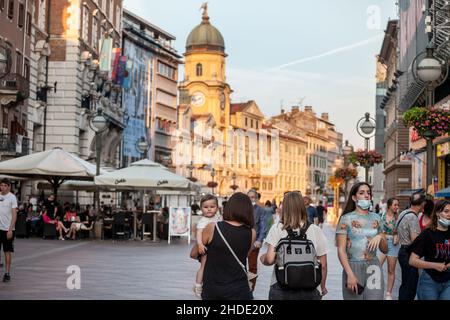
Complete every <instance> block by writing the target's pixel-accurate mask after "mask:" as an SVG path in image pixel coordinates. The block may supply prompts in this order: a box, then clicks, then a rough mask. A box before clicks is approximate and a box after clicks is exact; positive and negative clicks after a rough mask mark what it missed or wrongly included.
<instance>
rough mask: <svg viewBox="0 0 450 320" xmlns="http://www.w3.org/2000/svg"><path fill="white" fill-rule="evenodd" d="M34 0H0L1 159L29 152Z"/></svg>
mask: <svg viewBox="0 0 450 320" xmlns="http://www.w3.org/2000/svg"><path fill="white" fill-rule="evenodd" d="M34 5H35V1H34V0H25V1H0V59H1V60H2V61H4V62H3V66H2V70H0V123H1V131H0V161H2V160H7V159H11V158H14V157H17V156H23V155H26V154H28V153H29V148H30V144H29V141H30V137H29V132H28V130H27V123H28V103H29V100H28V98H29V96H30V71H31V62H32V60H31V59H32V57H31V53H32V50H33V48H32V26H33V19H32V18H33V12H34Z"/></svg>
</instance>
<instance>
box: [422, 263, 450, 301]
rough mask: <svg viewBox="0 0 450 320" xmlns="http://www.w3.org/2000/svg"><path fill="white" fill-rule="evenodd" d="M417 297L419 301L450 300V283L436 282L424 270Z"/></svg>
mask: <svg viewBox="0 0 450 320" xmlns="http://www.w3.org/2000/svg"><path fill="white" fill-rule="evenodd" d="M417 297H418V298H419V300H450V281H447V282H442V283H441V282H436V281H434V280H433V278H431V276H430V275H429V274H428V272H426V271H425V270H423V271H422V273H421V274H420V280H419V285H418V286H417Z"/></svg>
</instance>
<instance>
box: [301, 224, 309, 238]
mask: <svg viewBox="0 0 450 320" xmlns="http://www.w3.org/2000/svg"><path fill="white" fill-rule="evenodd" d="M310 226H311V223H310V222H309V221H306V226H305V227H303V228H300V237H301V238H302V239H306V232H307V231H308V229H309V227H310Z"/></svg>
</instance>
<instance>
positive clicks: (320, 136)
mask: <svg viewBox="0 0 450 320" xmlns="http://www.w3.org/2000/svg"><path fill="white" fill-rule="evenodd" d="M269 123H270V124H271V125H273V126H282V127H285V128H289V129H288V130H289V132H290V133H291V132H294V135H295V136H296V137H297V138H300V139H303V140H305V141H306V143H307V146H306V147H307V149H306V163H305V171H304V172H305V175H304V178H303V180H304V181H305V189H304V194H306V195H309V196H311V198H312V199H313V200H314V201H319V200H326V198H327V197H328V196H330V195H332V194H333V189H332V188H331V186H329V184H328V180H329V178H330V176H331V175H332V174H333V169H336V168H337V166H338V165H339V163H340V161H341V160H342V139H343V137H342V134H341V133H339V132H337V131H336V130H335V126H334V124H333V123H331V122H330V121H329V115H328V114H327V113H323V114H322V115H321V116H320V117H318V116H317V115H316V113H315V112H314V111H313V108H312V107H311V106H306V107H305V109H304V110H303V111H301V110H300V108H299V107H292V109H291V112H288V113H282V114H280V115H277V116H274V117H272V118H271V119H270V120H269ZM280 155H282V153H280ZM280 187H282V188H284V190H289V189H286V188H287V185H285V184H282V185H281V186H280Z"/></svg>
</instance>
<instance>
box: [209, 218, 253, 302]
mask: <svg viewBox="0 0 450 320" xmlns="http://www.w3.org/2000/svg"><path fill="white" fill-rule="evenodd" d="M218 226H219V228H220V231H222V234H223V236H224V237H225V239H226V240H227V242H228V244H229V245H230V246H231V248H232V249H233V251H234V253H235V254H236V256H237V257H238V258H239V260H240V261H241V262H242V264H243V265H244V266H247V255H248V252H249V250H250V246H251V242H252V230H251V229H249V228H248V227H246V226H239V227H236V226H233V225H231V224H229V223H227V222H224V221H221V222H218ZM206 247H207V249H208V250H207V256H206V264H205V270H204V274H203V293H202V298H203V299H204V300H222V299H224V300H250V299H253V296H252V293H251V292H250V288H249V286H248V281H247V274H246V273H245V272H244V270H242V268H241V266H240V265H239V263H238V262H237V261H236V259H235V258H234V256H233V254H232V253H231V251H230V249H228V247H227V246H226V244H225V243H224V242H223V240H222V238H221V236H220V234H219V233H218V231H217V230H216V229H214V234H213V238H212V241H211V243H210V244H208V245H207V246H206Z"/></svg>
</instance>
